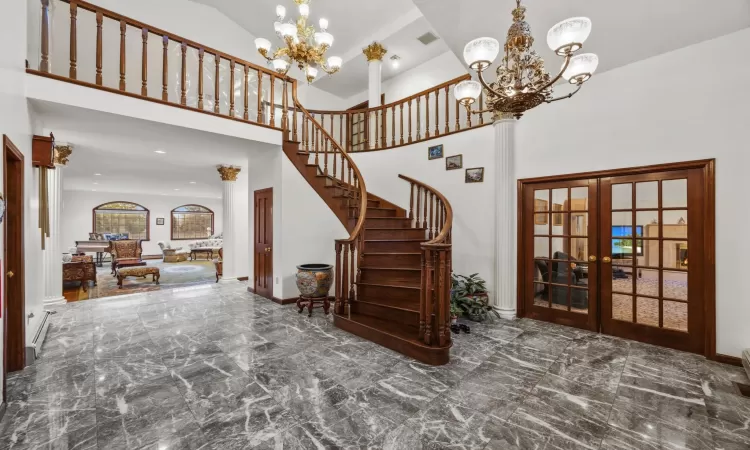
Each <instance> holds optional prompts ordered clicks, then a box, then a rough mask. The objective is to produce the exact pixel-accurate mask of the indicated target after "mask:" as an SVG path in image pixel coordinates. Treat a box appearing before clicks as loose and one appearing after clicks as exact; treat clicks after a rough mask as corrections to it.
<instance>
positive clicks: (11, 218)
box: [1, 136, 26, 400]
mask: <svg viewBox="0 0 750 450" xmlns="http://www.w3.org/2000/svg"><path fill="white" fill-rule="evenodd" d="M3 158H4V165H3V193H4V195H5V206H6V210H5V219H4V221H3V228H4V230H3V231H4V237H5V254H4V258H3V259H4V261H3V270H4V271H5V273H4V274H2V277H3V279H2V280H1V281H2V285H3V288H4V289H3V298H2V309H3V310H2V320H3V321H4V327H3V329H4V330H5V336H4V339H3V342H4V347H3V359H4V364H3V383H5V380H6V379H7V377H6V374H7V372H14V371H16V370H21V369H23V368H24V367H25V365H26V354H25V349H24V347H25V342H24V340H25V339H26V302H25V299H24V284H25V283H24V248H23V226H24V225H23V222H24V216H23V206H24V199H23V192H24V190H23V188H24V176H23V174H24V168H23V163H24V158H23V154H22V153H21V152H20V151H19V150H18V148H16V146H15V145H13V143H12V142H11V141H10V139H8V137H7V136H3ZM6 392H7V389H5V388H4V387H3V400H5V393H6Z"/></svg>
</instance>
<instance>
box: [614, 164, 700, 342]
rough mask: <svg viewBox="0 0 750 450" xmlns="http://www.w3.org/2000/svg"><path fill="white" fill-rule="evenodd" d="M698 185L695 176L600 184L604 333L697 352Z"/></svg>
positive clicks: (661, 175) (693, 172)
mask: <svg viewBox="0 0 750 450" xmlns="http://www.w3.org/2000/svg"><path fill="white" fill-rule="evenodd" d="M703 186H704V179H703V171H702V170H700V169H687V170H679V171H669V172H656V173H648V174H641V175H631V176H622V177H610V178H603V179H602V180H601V204H602V216H601V250H602V252H601V254H602V265H601V293H602V323H601V325H602V331H603V332H604V333H607V334H611V335H614V336H621V337H624V338H628V339H635V340H640V341H644V342H649V343H653V344H658V345H663V346H666V347H671V348H676V349H679V350H685V351H692V352H696V353H703V348H704V346H703V344H704V337H703V336H704V326H705V324H704V315H703V308H704V301H703V291H704V277H703V273H704V271H705V270H706V267H705V255H704V253H703V252H704V248H705V246H704V233H705V230H704V217H703V211H704V209H705V198H704V195H703ZM688 249H690V259H689V261H688ZM688 263H689V265H688Z"/></svg>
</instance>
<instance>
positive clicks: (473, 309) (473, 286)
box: [451, 273, 500, 322]
mask: <svg viewBox="0 0 750 450" xmlns="http://www.w3.org/2000/svg"><path fill="white" fill-rule="evenodd" d="M454 308H455V309H456V310H460V311H461V313H462V314H461V315H464V316H466V317H468V318H469V320H473V321H475V322H484V321H486V320H492V319H493V318H494V317H497V318H500V314H498V312H497V311H496V310H495V307H494V306H492V305H490V302H489V296H488V295H487V282H486V281H485V280H484V279H483V278H482V277H480V276H479V274H478V273H474V274H471V275H469V276H466V275H457V274H453V275H452V277H451V315H453V311H454ZM493 316H494V317H493Z"/></svg>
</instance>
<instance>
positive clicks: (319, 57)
mask: <svg viewBox="0 0 750 450" xmlns="http://www.w3.org/2000/svg"><path fill="white" fill-rule="evenodd" d="M294 3H296V4H297V6H298V7H299V14H300V16H299V18H298V19H297V21H296V22H292V21H289V22H286V23H284V22H283V21H284V17H285V16H286V8H284V7H283V6H281V5H279V6H277V7H276V16H277V19H278V20H277V21H276V22H275V23H274V24H273V26H274V29H275V30H276V35H277V36H278V37H280V38H281V39H282V40H283V41H284V43H285V44H286V46H285V47H281V48H279V49H277V50H275V51H273V52H271V41H269V40H268V39H263V38H258V39H256V40H255V46H256V47H257V48H258V52H259V53H260V54H261V55H263V57H264V58H266V59H267V60H268V61H270V62H271V64H272V65H273V68H274V70H275V71H276V72H278V73H279V74H281V75H286V73H287V72H288V71H289V68H290V67H291V65H292V64H295V63H296V64H297V67H299V69H300V70H302V71H303V72H304V73H305V76H306V77H307V82H308V83H312V81H313V80H314V79H315V77H316V76H317V75H318V69H322V70H324V71H325V72H326V73H328V74H329V75H332V74H334V73H336V72H338V71H339V69H340V68H341V64H342V60H341V58H339V57H338V56H331V57H330V58H328V61H327V62H326V61H325V60H324V57H325V54H326V51H328V49H329V48H330V47H331V45H333V35H332V34H331V33H328V32H327V31H326V29H327V28H328V21H327V20H326V19H320V31H318V32H316V31H315V27H313V26H308V25H307V18H308V16H309V15H310V0H294Z"/></svg>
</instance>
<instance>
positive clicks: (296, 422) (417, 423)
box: [0, 283, 750, 450]
mask: <svg viewBox="0 0 750 450" xmlns="http://www.w3.org/2000/svg"><path fill="white" fill-rule="evenodd" d="M245 289H246V286H245V285H244V284H243V283H234V284H226V285H225V284H221V285H214V284H212V285H205V286H196V287H191V288H186V289H183V290H174V291H159V292H153V293H148V294H141V295H134V296H127V297H118V298H113V299H100V300H91V301H84V302H79V303H74V304H69V305H66V306H63V307H58V308H57V311H58V313H57V314H56V315H55V316H54V317H53V322H52V325H51V326H50V329H49V333H48V335H47V338H46V340H45V343H44V346H43V348H42V358H41V359H40V360H39V361H38V362H37V363H36V364H35V365H34V366H32V367H29V368H27V369H26V370H24V371H22V372H18V373H14V374H12V375H11V377H10V378H9V380H8V399H9V405H8V408H7V411H6V414H5V417H4V419H3V421H2V422H1V423H0V449H3V450H4V449H8V448H13V449H32V448H47V449H95V448H98V449H159V450H166V449H222V450H223V449H247V448H257V449H329V448H330V449H339V448H345V449H365V448H367V449H370V448H371V449H379V448H383V449H403V450H414V449H442V448H451V449H578V448H581V449H618V450H620V449H622V450H625V449H681V448H687V449H714V448H721V449H748V448H750V399H748V398H744V397H740V396H739V395H738V394H737V392H736V391H735V388H734V385H733V383H732V382H733V381H735V380H737V381H745V382H747V380H746V379H745V375H744V373H743V371H742V369H740V368H737V367H730V366H724V365H720V364H715V363H712V362H707V361H705V360H704V359H703V358H700V357H698V356H695V355H691V354H685V353H680V352H675V351H671V350H666V349H661V348H657V347H652V346H648V345H643V344H639V343H635V342H630V341H625V340H621V339H614V338H609V337H606V336H601V335H596V334H592V333H588V332H584V331H580V330H576V329H572V328H566V327H561V326H556V325H551V324H547V323H541V322H535V321H531V320H525V319H524V320H517V321H512V322H506V321H502V322H498V323H495V324H491V325H474V326H473V332H472V334H470V335H467V334H461V335H458V336H456V337H455V340H454V342H455V344H454V347H453V350H452V355H451V363H450V364H449V365H446V366H443V367H429V366H425V365H422V364H419V363H416V362H414V361H411V360H409V359H406V358H404V357H402V356H401V355H399V354H396V353H394V352H391V351H390V350H387V349H384V348H382V347H379V346H377V345H375V344H372V343H370V342H368V341H365V340H362V339H359V338H357V337H355V336H352V335H350V334H347V333H345V332H343V331H340V330H337V329H335V328H334V327H333V326H332V323H331V320H330V317H329V318H326V317H324V316H323V314H322V312H321V311H320V310H316V311H315V315H314V316H313V317H312V318H308V317H307V316H306V315H298V314H297V312H296V309H295V308H294V307H284V308H282V307H280V306H278V305H276V304H273V303H271V302H269V301H267V300H265V299H261V298H259V297H256V296H254V295H252V294H249V293H247V292H246V291H245Z"/></svg>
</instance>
